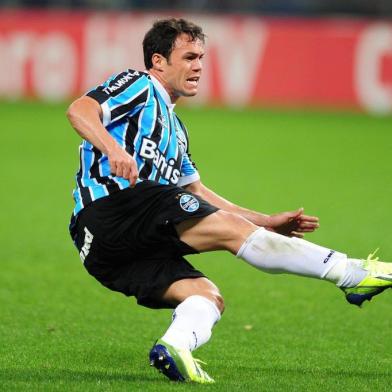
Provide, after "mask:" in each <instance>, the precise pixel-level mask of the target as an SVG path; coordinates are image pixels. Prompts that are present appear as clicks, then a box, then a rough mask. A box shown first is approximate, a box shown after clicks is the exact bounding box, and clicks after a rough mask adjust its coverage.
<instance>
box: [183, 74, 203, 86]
mask: <svg viewBox="0 0 392 392" xmlns="http://www.w3.org/2000/svg"><path fill="white" fill-rule="evenodd" d="M199 79H200V77H199V76H194V77H193V78H188V79H187V80H186V81H187V82H188V83H189V84H191V85H192V86H194V87H197V85H198V83H199Z"/></svg>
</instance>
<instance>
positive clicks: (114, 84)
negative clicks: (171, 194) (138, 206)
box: [73, 69, 200, 215]
mask: <svg viewBox="0 0 392 392" xmlns="http://www.w3.org/2000/svg"><path fill="white" fill-rule="evenodd" d="M87 96H89V97H91V98H93V99H95V100H96V101H97V102H98V103H99V104H100V105H101V108H102V113H103V118H102V122H103V125H104V127H105V128H106V129H107V131H108V132H109V133H110V135H111V136H112V137H113V138H114V139H115V140H116V141H117V142H118V143H119V144H120V146H122V148H124V149H125V150H126V151H127V152H128V153H129V154H131V155H132V156H133V157H134V159H135V160H136V163H137V166H138V170H139V178H138V180H137V181H138V182H141V181H144V180H151V181H156V182H158V183H160V184H163V185H167V184H173V185H178V186H185V185H188V184H190V183H192V182H195V181H197V180H198V179H199V178H200V177H199V174H198V172H197V169H196V166H195V164H194V163H193V161H192V160H191V158H190V153H189V138H188V132H187V130H186V128H185V126H184V124H183V123H182V122H181V120H180V119H179V118H178V117H177V115H176V114H175V113H174V111H173V109H174V105H173V104H172V103H171V101H170V98H169V95H168V93H167V92H166V90H165V89H164V88H163V86H162V85H161V84H160V83H159V82H158V81H157V80H156V79H155V78H154V77H153V76H150V75H149V74H148V73H145V72H139V71H134V70H130V69H128V70H127V71H125V72H122V73H120V74H117V75H114V76H112V77H111V78H109V79H108V80H107V81H106V82H105V83H103V84H102V85H100V86H98V87H96V88H94V89H93V90H91V91H89V92H88V93H87ZM79 151H80V168H79V171H78V173H77V174H76V188H75V189H74V192H73V196H74V200H75V204H76V205H75V209H74V215H77V214H78V213H79V212H80V211H81V210H82V209H83V208H84V207H85V206H86V205H88V204H89V203H91V202H92V201H94V200H97V199H99V198H102V197H105V196H108V195H109V194H111V193H113V192H116V191H119V190H121V189H124V188H127V187H129V181H127V180H125V179H124V178H122V177H117V176H114V175H112V174H111V172H110V164H109V160H108V157H107V156H106V155H105V154H103V153H102V152H101V151H99V150H98V149H97V148H96V147H94V146H93V145H92V144H91V143H89V142H88V141H83V142H82V144H81V145H80V147H79Z"/></svg>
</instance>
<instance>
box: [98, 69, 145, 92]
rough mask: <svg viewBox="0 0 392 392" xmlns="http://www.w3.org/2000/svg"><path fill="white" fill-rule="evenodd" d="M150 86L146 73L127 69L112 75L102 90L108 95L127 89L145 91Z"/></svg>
mask: <svg viewBox="0 0 392 392" xmlns="http://www.w3.org/2000/svg"><path fill="white" fill-rule="evenodd" d="M149 84H150V77H149V75H148V73H147V72H143V71H136V70H134V69H130V68H128V69H127V70H125V71H122V72H120V73H117V74H114V75H112V76H111V77H110V78H109V79H108V80H107V82H106V83H105V85H104V86H103V88H102V90H103V92H105V93H106V94H108V95H113V94H116V93H120V92H122V91H124V90H125V89H127V88H130V87H134V88H137V89H139V90H140V89H145V88H147V87H148V86H149Z"/></svg>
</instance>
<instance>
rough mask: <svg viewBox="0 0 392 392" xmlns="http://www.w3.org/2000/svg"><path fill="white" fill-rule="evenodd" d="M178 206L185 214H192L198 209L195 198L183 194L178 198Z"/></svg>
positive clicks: (197, 202) (197, 201)
mask: <svg viewBox="0 0 392 392" xmlns="http://www.w3.org/2000/svg"><path fill="white" fill-rule="evenodd" d="M180 206H181V208H182V209H183V210H184V211H186V212H194V211H196V210H197V209H198V208H199V206H200V204H199V200H197V199H196V197H195V196H192V195H189V194H187V193H185V194H184V195H182V196H181V197H180Z"/></svg>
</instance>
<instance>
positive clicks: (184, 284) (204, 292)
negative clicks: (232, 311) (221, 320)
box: [162, 278, 225, 314]
mask: <svg viewBox="0 0 392 392" xmlns="http://www.w3.org/2000/svg"><path fill="white" fill-rule="evenodd" d="M193 295H200V296H201V297H204V298H207V299H208V300H209V301H211V302H212V303H213V304H214V305H215V306H216V307H217V308H218V310H219V312H220V313H221V314H222V313H223V311H224V309H225V304H224V300H223V297H222V295H221V293H220V292H219V289H218V287H217V286H216V285H215V284H214V283H213V282H211V281H210V280H208V279H207V278H196V279H181V280H178V281H176V282H174V283H172V284H171V285H170V286H169V287H168V288H167V289H166V290H165V291H164V292H163V293H162V299H163V300H164V301H165V302H167V303H170V304H172V305H173V306H177V305H179V304H180V303H181V302H183V301H185V300H186V299H187V298H189V297H191V296H193Z"/></svg>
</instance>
